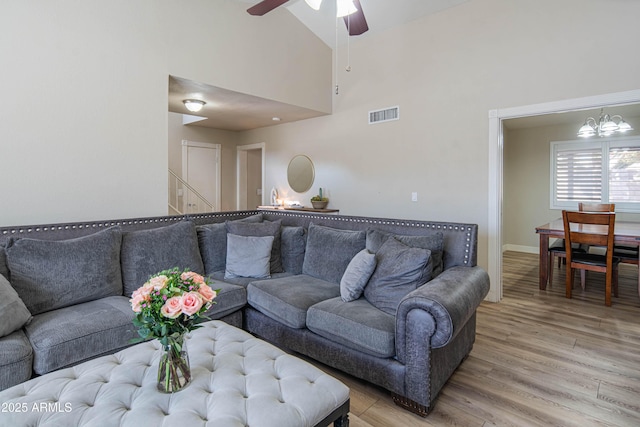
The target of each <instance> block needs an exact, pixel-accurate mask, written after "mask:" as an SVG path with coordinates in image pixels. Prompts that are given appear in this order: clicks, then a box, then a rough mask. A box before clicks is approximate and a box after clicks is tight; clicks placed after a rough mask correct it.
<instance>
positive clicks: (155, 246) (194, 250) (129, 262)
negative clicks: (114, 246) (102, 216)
mask: <svg viewBox="0 0 640 427" xmlns="http://www.w3.org/2000/svg"><path fill="white" fill-rule="evenodd" d="M174 267H177V268H178V269H180V270H182V269H188V270H191V271H193V272H195V273H198V274H204V266H203V265H202V258H201V256H200V248H199V247H198V234H197V232H196V226H195V224H194V223H193V222H191V221H180V222H178V223H175V224H172V225H168V226H166V227H160V228H153V229H149V230H138V231H130V232H127V233H124V234H123V236H122V281H123V285H124V295H125V296H127V297H128V296H131V294H132V293H133V291H135V290H136V289H138V288H139V287H140V286H142V285H143V284H144V283H145V282H146V281H147V280H149V277H151V276H152V275H154V274H156V273H158V272H160V271H162V270H167V269H170V268H174Z"/></svg>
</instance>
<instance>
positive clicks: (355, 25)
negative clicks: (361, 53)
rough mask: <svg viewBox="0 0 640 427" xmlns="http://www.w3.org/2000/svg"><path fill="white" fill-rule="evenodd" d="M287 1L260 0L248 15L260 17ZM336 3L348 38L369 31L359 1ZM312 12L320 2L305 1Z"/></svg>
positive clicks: (317, 8)
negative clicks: (347, 32)
mask: <svg viewBox="0 0 640 427" xmlns="http://www.w3.org/2000/svg"><path fill="white" fill-rule="evenodd" d="M288 1H289V0H262V1H261V2H259V3H256V4H255V5H254V6H251V7H250V8H249V9H247V12H248V13H249V15H254V16H262V15H264V14H266V13H269V12H271V11H272V10H273V9H275V8H277V7H278V6H282V5H283V4H285V3H287V2H288ZM334 1H335V2H336V9H337V17H338V18H342V19H344V23H345V25H346V26H347V30H348V31H349V35H350V36H359V35H360V34H362V33H364V32H366V31H368V30H369V26H368V25H367V19H366V18H365V17H364V13H363V12H362V6H361V5H360V0H334ZM305 2H306V3H307V4H308V5H309V7H311V8H312V9H314V10H320V5H321V4H322V0H305Z"/></svg>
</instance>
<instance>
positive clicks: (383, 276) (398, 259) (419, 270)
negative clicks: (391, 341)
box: [364, 237, 431, 316]
mask: <svg viewBox="0 0 640 427" xmlns="http://www.w3.org/2000/svg"><path fill="white" fill-rule="evenodd" d="M430 256H431V251H430V250H429V249H422V248H412V247H409V246H407V245H405V244H404V243H401V242H400V241H398V240H397V239H396V238H393V237H392V238H389V239H387V241H386V242H384V244H383V245H382V246H381V247H380V249H378V252H377V253H376V261H377V264H378V265H377V267H376V270H375V271H374V272H373V275H372V276H371V279H369V283H367V285H366V287H365V288H364V297H365V298H366V299H367V301H369V302H370V303H371V304H372V305H374V306H375V307H377V308H379V309H380V310H382V311H384V312H385V313H388V314H392V315H394V316H395V314H396V309H397V308H398V304H400V301H401V300H402V298H404V297H405V295H407V294H408V293H409V292H411V291H413V290H415V289H416V288H417V287H418V286H421V285H423V284H424V283H426V282H427V281H428V280H429V279H428V278H426V277H425V273H424V267H425V264H428V263H429V258H430Z"/></svg>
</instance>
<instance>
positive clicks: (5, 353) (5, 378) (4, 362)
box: [0, 330, 33, 390]
mask: <svg viewBox="0 0 640 427" xmlns="http://www.w3.org/2000/svg"><path fill="white" fill-rule="evenodd" d="M32 364H33V349H32V348H31V344H30V343H29V340H28V339H27V336H26V335H25V334H24V332H23V331H22V330H20V331H16V332H14V333H12V334H9V335H7V336H6V337H2V338H0V390H4V389H6V388H9V387H11V386H14V385H16V384H20V383H21V382H24V381H27V380H28V379H29V378H31V365H32Z"/></svg>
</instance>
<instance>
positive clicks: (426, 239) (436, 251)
mask: <svg viewBox="0 0 640 427" xmlns="http://www.w3.org/2000/svg"><path fill="white" fill-rule="evenodd" d="M391 236H393V237H395V238H396V239H398V240H399V241H400V242H402V243H404V244H405V245H407V246H411V247H412V248H422V249H429V250H430V251H431V264H432V273H431V274H432V276H433V277H436V276H437V275H438V274H440V273H442V270H443V268H444V264H443V259H442V258H443V254H444V235H443V234H442V232H441V231H437V232H435V233H433V234H430V235H428V236H407V235H401V234H392V233H388V232H386V231H382V230H377V229H374V228H370V229H369V230H367V249H369V251H371V252H373V253H376V252H378V249H380V246H382V244H383V243H384V242H386V241H387V239H388V238H389V237H391Z"/></svg>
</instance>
